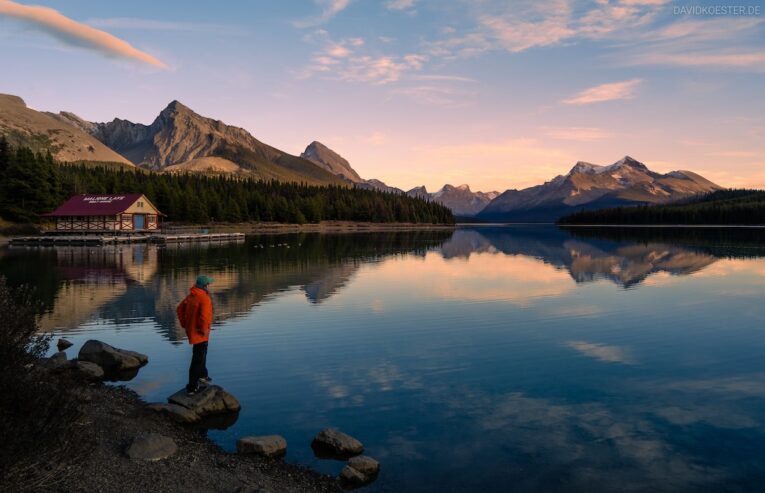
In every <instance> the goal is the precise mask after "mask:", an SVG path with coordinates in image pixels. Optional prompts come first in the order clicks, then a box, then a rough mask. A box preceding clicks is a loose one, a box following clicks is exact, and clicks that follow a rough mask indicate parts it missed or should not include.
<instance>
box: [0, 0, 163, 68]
mask: <svg viewBox="0 0 765 493" xmlns="http://www.w3.org/2000/svg"><path fill="white" fill-rule="evenodd" d="M0 15H4V16H8V17H13V18H15V19H20V20H22V21H25V22H28V23H31V24H34V25H35V26H37V27H40V28H42V29H43V30H45V31H46V32H48V33H49V34H51V35H53V36H55V37H57V38H58V39H60V40H61V41H63V42H65V43H67V44H70V45H75V46H80V47H84V48H89V49H93V50H96V51H99V52H101V53H103V54H105V55H107V56H111V57H119V58H127V59H130V60H135V61H138V62H141V63H146V64H148V65H152V66H154V67H158V68H161V69H166V68H168V67H167V65H166V64H165V63H163V62H161V61H160V60H158V59H157V58H155V57H154V56H152V55H150V54H148V53H146V52H143V51H141V50H139V49H137V48H135V47H133V46H132V45H131V44H130V43H128V42H127V41H123V40H121V39H119V38H117V37H115V36H112V35H111V34H109V33H107V32H105V31H101V30H99V29H95V28H93V27H90V26H87V25H85V24H82V23H79V22H77V21H74V20H72V19H70V18H68V17H66V16H64V15H62V14H61V13H59V12H58V11H57V10H55V9H51V8H48V7H41V6H38V5H22V4H19V3H16V2H12V1H10V0H0Z"/></svg>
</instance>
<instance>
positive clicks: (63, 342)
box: [56, 337, 73, 351]
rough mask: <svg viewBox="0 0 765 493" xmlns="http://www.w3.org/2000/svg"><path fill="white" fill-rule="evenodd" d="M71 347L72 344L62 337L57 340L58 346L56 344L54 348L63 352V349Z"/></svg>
mask: <svg viewBox="0 0 765 493" xmlns="http://www.w3.org/2000/svg"><path fill="white" fill-rule="evenodd" d="M72 346H73V344H72V343H71V342H70V341H69V340H67V339H64V338H63V337H62V338H61V339H59V340H58V344H56V347H58V350H59V351H63V350H64V349H69V348H70V347H72Z"/></svg>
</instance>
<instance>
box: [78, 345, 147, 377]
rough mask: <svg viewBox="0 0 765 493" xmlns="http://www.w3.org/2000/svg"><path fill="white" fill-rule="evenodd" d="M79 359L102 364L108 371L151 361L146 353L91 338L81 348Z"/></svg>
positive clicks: (140, 365)
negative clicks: (116, 346) (120, 347)
mask: <svg viewBox="0 0 765 493" xmlns="http://www.w3.org/2000/svg"><path fill="white" fill-rule="evenodd" d="M78 359H80V360H82V361H90V362H91V363H95V364H97V365H100V366H101V367H102V368H104V369H105V370H107V371H112V372H114V371H124V370H133V369H135V368H140V367H142V366H143V365H145V364H146V363H148V362H149V357H148V356H146V355H145V354H141V353H137V352H135V351H128V350H126V349H117V348H115V347H112V346H110V345H108V344H106V343H105V342H101V341H96V340H93V339H91V340H89V341H88V342H86V343H85V344H83V346H82V347H81V348H80V353H79V355H78Z"/></svg>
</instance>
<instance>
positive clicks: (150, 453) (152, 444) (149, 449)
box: [125, 433, 178, 461]
mask: <svg viewBox="0 0 765 493" xmlns="http://www.w3.org/2000/svg"><path fill="white" fill-rule="evenodd" d="M177 451H178V446H177V445H176V444H175V441H174V440H173V439H172V438H169V437H166V436H164V435H159V434H157V433H145V434H142V435H138V436H137V437H135V438H133V441H132V443H131V444H130V445H129V446H128V448H127V449H126V450H125V454H126V455H127V456H128V457H130V458H131V459H138V460H152V461H154V460H162V459H165V458H167V457H170V456H172V455H173V454H175V453H176V452H177Z"/></svg>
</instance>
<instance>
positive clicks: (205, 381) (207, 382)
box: [199, 377, 212, 386]
mask: <svg viewBox="0 0 765 493" xmlns="http://www.w3.org/2000/svg"><path fill="white" fill-rule="evenodd" d="M211 382H212V377H202V378H200V379H199V383H201V384H202V385H204V386H207V385H210V383H211Z"/></svg>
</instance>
